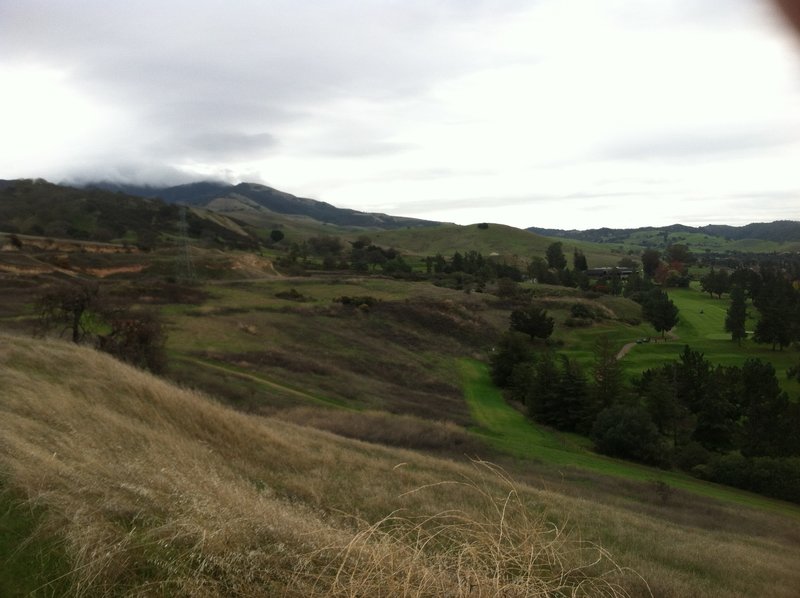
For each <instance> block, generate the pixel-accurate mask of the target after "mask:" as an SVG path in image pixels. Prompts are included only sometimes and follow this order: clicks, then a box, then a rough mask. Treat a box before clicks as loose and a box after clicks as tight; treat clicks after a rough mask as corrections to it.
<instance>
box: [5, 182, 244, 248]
mask: <svg viewBox="0 0 800 598" xmlns="http://www.w3.org/2000/svg"><path fill="white" fill-rule="evenodd" d="M180 211H181V210H180V208H179V207H178V206H177V205H171V204H167V203H165V202H163V201H161V200H159V199H150V198H149V199H145V198H142V197H137V196H133V195H129V194H125V193H122V192H120V191H117V192H111V191H108V190H103V189H99V188H89V189H78V188H75V187H69V186H66V185H56V184H53V183H49V182H47V181H45V180H42V179H36V180H30V179H20V180H16V181H5V180H4V181H0V232H6V233H18V234H24V235H34V236H46V237H52V238H60V239H76V240H82V241H95V242H98V241H99V242H118V243H119V242H124V243H132V244H136V245H139V246H140V247H141V248H149V247H152V246H153V245H154V244H156V243H157V242H158V241H159V239H161V240H165V239H169V238H172V237H174V236H175V234H176V233H177V232H178V225H179V222H180V220H181V215H180ZM185 218H186V229H187V233H188V235H189V236H190V237H193V238H202V239H206V240H208V241H209V242H211V243H214V242H216V243H218V244H219V243H221V244H224V245H229V246H234V247H240V248H253V247H257V246H258V242H257V239H256V237H255V236H254V235H252V234H251V232H249V231H248V230H246V228H245V227H244V226H243V225H242V224H240V223H238V222H236V221H234V220H232V219H230V218H228V217H225V216H223V215H220V214H216V213H214V212H211V211H209V210H205V209H202V208H193V209H191V210H187V211H186V215H185Z"/></svg>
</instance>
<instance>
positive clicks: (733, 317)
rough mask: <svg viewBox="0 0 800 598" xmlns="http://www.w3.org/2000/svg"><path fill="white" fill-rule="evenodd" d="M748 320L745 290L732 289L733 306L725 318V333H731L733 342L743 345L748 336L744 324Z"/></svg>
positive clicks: (736, 287)
mask: <svg viewBox="0 0 800 598" xmlns="http://www.w3.org/2000/svg"><path fill="white" fill-rule="evenodd" d="M746 319H747V304H746V303H745V298H744V289H743V288H742V287H740V286H738V285H737V286H734V287H733V288H732V289H731V305H730V307H729V308H728V312H727V315H726V316H725V331H726V332H730V333H731V340H734V341H736V344H738V345H741V344H742V339H743V338H745V337H746V336H747V332H745V329H744V323H745V320H746Z"/></svg>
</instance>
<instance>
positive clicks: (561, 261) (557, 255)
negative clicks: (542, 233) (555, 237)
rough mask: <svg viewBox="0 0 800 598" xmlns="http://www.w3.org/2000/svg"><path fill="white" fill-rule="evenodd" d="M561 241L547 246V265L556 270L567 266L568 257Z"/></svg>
mask: <svg viewBox="0 0 800 598" xmlns="http://www.w3.org/2000/svg"><path fill="white" fill-rule="evenodd" d="M561 247H562V243H561V241H556V242H555V243H551V244H550V245H549V246H548V247H547V265H548V266H549V267H550V268H555V269H556V270H563V269H564V268H566V267H567V258H565V257H564V251H563V250H562V248H561Z"/></svg>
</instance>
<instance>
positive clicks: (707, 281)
mask: <svg viewBox="0 0 800 598" xmlns="http://www.w3.org/2000/svg"><path fill="white" fill-rule="evenodd" d="M700 286H701V288H702V289H703V291H704V292H706V293H708V294H709V295H711V296H713V295H716V296H717V298H719V299H721V298H722V293H727V292H728V291H729V290H730V287H731V280H730V276H729V275H728V272H727V271H726V270H714V268H711V271H710V272H708V273H707V274H706V275H705V276H703V277H701V278H700Z"/></svg>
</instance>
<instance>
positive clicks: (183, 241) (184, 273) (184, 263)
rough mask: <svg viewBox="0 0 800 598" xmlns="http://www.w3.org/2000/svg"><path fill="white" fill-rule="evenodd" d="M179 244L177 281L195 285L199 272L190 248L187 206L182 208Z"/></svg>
mask: <svg viewBox="0 0 800 598" xmlns="http://www.w3.org/2000/svg"><path fill="white" fill-rule="evenodd" d="M177 244H178V248H179V250H178V256H177V259H176V260H175V280H177V281H178V282H182V283H189V284H191V283H195V282H197V272H195V269H194V263H193V262H192V253H191V247H190V246H189V225H188V224H187V223H186V206H181V212H180V220H179V221H178V239H177Z"/></svg>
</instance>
